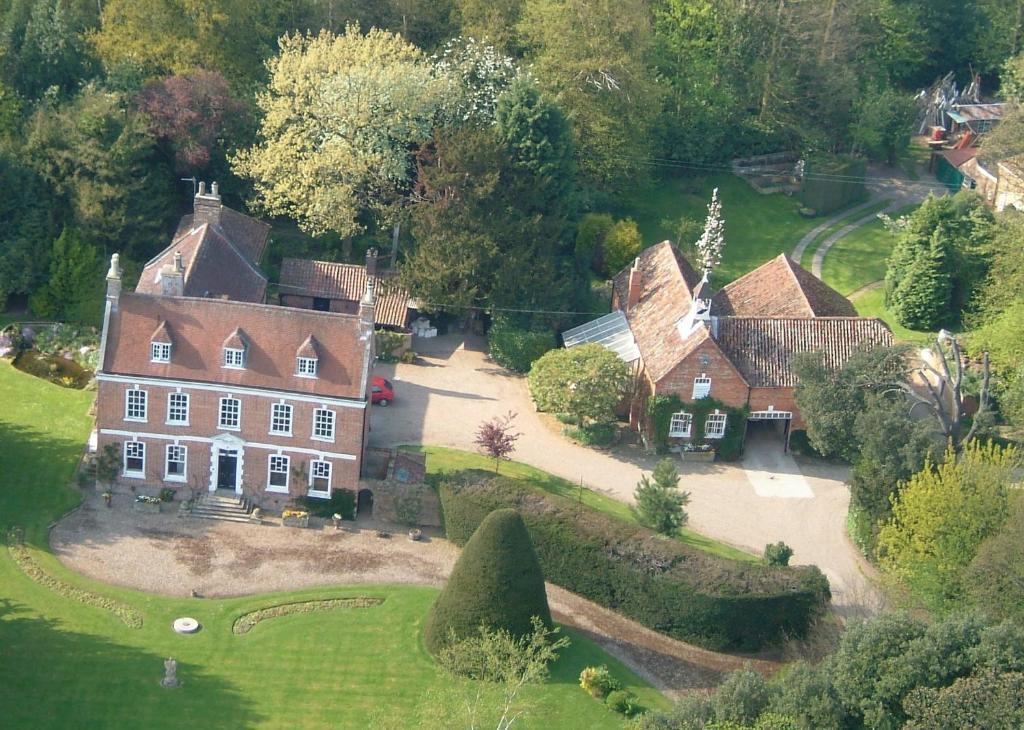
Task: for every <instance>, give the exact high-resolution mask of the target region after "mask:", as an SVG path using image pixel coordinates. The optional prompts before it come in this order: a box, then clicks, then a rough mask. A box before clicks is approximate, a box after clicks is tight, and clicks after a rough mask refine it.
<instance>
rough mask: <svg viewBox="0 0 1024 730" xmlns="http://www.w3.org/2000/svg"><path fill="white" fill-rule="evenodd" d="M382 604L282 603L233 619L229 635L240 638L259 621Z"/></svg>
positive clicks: (363, 599)
mask: <svg viewBox="0 0 1024 730" xmlns="http://www.w3.org/2000/svg"><path fill="white" fill-rule="evenodd" d="M382 603H384V599H383V598H373V597H370V596H357V597H354V598H327V599H325V600H322V601H303V602H301V603H282V604H280V605H278V606H268V607H267V608H261V609H259V610H257V611H250V612H249V613H246V614H243V615H242V616H239V617H238V618H237V619H235V622H234V623H233V624H232V625H231V633H233V634H237V635H239V636H241V635H242V634H248V633H249V632H250V631H252V629H253V627H254V626H255V625H256V624H258V623H259V622H260V621H265V620H266V619H268V618H277V617H278V616H289V615H291V614H293V613H315V612H316V611H333V610H335V609H338V608H369V607H370V606H379V605H380V604H382Z"/></svg>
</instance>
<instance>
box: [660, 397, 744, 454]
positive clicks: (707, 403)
mask: <svg viewBox="0 0 1024 730" xmlns="http://www.w3.org/2000/svg"><path fill="white" fill-rule="evenodd" d="M716 410H717V411H718V412H719V413H724V414H726V420H725V435H724V436H723V437H722V438H720V439H708V438H706V437H705V436H704V427H705V424H706V423H707V420H708V415H709V414H711V413H714V412H715V411H716ZM680 411H685V412H686V413H689V414H690V415H691V416H692V417H693V429H692V431H691V432H690V443H692V444H709V445H711V446H714V447H715V451H716V452H717V453H718V456H719V457H720V458H721V459H723V460H725V461H731V460H733V459H737V458H739V456H740V454H742V453H743V437H744V435H745V433H746V426H747V416H748V415H749V409H747V408H733V407H731V406H727V405H725V404H724V403H722V402H721V401H718V400H715V399H714V398H700V399H698V400H695V401H693V402H690V403H686V402H684V401H683V400H682V398H680V397H679V396H678V395H674V394H673V395H652V396H651V397H650V398H648V399H647V415H648V417H649V418H650V422H651V434H650V435H651V440H652V442H653V443H654V445H655V447H656V448H657V449H658V451H664V450H665V449H666V448H667V447H668V430H669V426H670V425H671V423H672V414H673V413H679V412H680Z"/></svg>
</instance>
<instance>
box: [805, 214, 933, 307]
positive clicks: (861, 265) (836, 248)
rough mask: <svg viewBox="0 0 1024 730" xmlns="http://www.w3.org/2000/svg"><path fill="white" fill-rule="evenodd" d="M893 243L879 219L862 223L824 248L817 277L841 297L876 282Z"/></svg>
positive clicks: (880, 276) (881, 273)
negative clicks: (819, 273)
mask: <svg viewBox="0 0 1024 730" xmlns="http://www.w3.org/2000/svg"><path fill="white" fill-rule="evenodd" d="M916 208H917V206H916V205H909V206H907V207H905V208H900V209H899V210H897V211H896V212H895V213H892V214H890V215H891V217H893V218H898V217H899V216H901V215H907V214H908V213H910V212H911V211H913V210H915V209H916ZM865 215H866V214H865ZM895 243H896V238H895V236H893V235H892V234H891V233H890V232H889V231H888V229H886V227H885V225H884V224H883V223H882V221H880V220H874V221H872V222H871V223H868V224H866V225H863V226H861V227H860V228H857V229H856V230H853V231H851V232H850V233H848V234H847V235H845V236H843V237H842V238H840V239H839V240H838V241H836V242H835V245H833V246H832V248H830V249H829V250H828V253H827V254H825V260H824V261H823V262H822V265H821V278H822V279H823V280H824V281H825V283H826V284H828V285H829V286H831V287H832V288H833V289H835V290H836V291H838V292H839V293H840V294H842V295H844V296H847V295H849V294H850V293H851V292H853V291H856V290H857V289H859V288H861V287H863V286H867V285H868V284H871V283H872V282H875V281H880V280H881V279H883V278H885V264H886V261H887V260H888V258H889V253H890V252H891V251H892V247H893V245H894V244H895ZM891 324H892V323H891V322H890V325H891Z"/></svg>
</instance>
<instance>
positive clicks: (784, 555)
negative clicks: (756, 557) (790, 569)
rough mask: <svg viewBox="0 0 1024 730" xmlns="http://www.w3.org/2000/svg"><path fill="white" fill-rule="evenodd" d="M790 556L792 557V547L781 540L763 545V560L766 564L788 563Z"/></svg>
mask: <svg viewBox="0 0 1024 730" xmlns="http://www.w3.org/2000/svg"><path fill="white" fill-rule="evenodd" d="M791 557H793V548H791V547H790V546H789V545H787V544H786V543H784V542H782V541H781V540H779V541H778V542H770V543H768V544H767V545H765V546H764V562H766V563H768V565H789V559H790V558H791Z"/></svg>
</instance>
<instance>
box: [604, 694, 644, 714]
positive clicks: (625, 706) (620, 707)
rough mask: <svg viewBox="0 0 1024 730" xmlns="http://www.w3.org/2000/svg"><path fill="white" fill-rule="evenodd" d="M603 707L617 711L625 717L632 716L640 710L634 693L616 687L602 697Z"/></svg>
mask: <svg viewBox="0 0 1024 730" xmlns="http://www.w3.org/2000/svg"><path fill="white" fill-rule="evenodd" d="M604 704H605V707H607V708H608V709H609V710H611V711H612V712H617V713H619V714H620V715H625V716H626V717H632V716H633V715H635V714H636V713H637V712H639V711H640V706H639V705H638V704H637V701H636V695H635V694H633V693H632V692H630V691H629V690H625V689H616V690H613V691H611V692H609V693H608V696H607V697H605V698H604Z"/></svg>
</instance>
